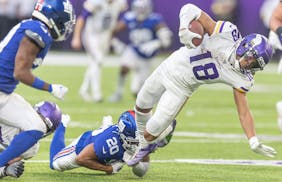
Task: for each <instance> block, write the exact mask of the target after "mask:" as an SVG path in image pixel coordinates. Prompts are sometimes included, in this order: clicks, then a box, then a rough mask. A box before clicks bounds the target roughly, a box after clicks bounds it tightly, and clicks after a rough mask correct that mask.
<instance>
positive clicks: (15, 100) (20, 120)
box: [0, 93, 47, 167]
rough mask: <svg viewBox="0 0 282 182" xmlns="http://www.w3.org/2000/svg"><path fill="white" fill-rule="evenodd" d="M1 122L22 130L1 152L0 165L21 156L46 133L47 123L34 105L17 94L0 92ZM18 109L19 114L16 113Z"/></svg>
mask: <svg viewBox="0 0 282 182" xmlns="http://www.w3.org/2000/svg"><path fill="white" fill-rule="evenodd" d="M0 102H1V104H0V105H1V106H0V122H1V123H3V124H7V125H10V126H12V127H17V128H20V129H21V130H22V132H21V133H19V134H18V135H16V136H15V137H14V138H13V140H12V141H11V143H10V145H9V146H8V147H7V148H6V149H5V150H4V151H3V152H1V153H0V158H1V160H0V167H1V166H4V165H6V164H7V163H8V162H9V161H10V160H12V159H14V158H16V157H19V156H20V155H21V154H22V153H24V152H25V151H27V150H28V149H29V148H31V147H32V146H33V145H34V144H35V143H36V142H38V140H39V139H41V137H42V136H43V134H44V133H46V129H47V128H46V125H45V124H44V122H42V119H41V118H40V116H39V115H38V114H37V112H36V111H35V110H34V109H33V108H32V106H31V105H30V104H29V103H28V102H26V101H25V100H24V99H23V97H21V96H19V95H17V94H10V95H6V94H4V93H0ZM14 111H17V114H15V113H14Z"/></svg>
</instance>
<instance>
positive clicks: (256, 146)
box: [233, 89, 277, 157]
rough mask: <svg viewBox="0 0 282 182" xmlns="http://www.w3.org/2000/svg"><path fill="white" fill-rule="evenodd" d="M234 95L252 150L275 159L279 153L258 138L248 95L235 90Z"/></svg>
mask: <svg viewBox="0 0 282 182" xmlns="http://www.w3.org/2000/svg"><path fill="white" fill-rule="evenodd" d="M233 94H234V100H235V103H236V106H237V111H238V115H239V119H240V122H241V126H242V128H243V129H244V132H245V134H246V136H247V138H248V140H249V145H250V148H251V150H252V151H254V152H256V153H258V154H261V155H264V156H267V157H274V156H275V155H276V153H277V152H276V151H275V149H273V148H272V147H269V146H266V145H264V144H262V143H261V142H260V141H259V140H258V138H257V137H256V133H255V126H254V119H253V116H252V114H251V111H250V109H249V106H248V101H247V97H246V93H242V92H240V91H238V90H237V89H233Z"/></svg>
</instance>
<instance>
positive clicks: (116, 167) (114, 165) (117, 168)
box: [111, 161, 124, 174]
mask: <svg viewBox="0 0 282 182" xmlns="http://www.w3.org/2000/svg"><path fill="white" fill-rule="evenodd" d="M111 165H112V168H113V172H112V173H113V174H115V173H118V172H119V171H120V170H121V169H122V167H123V166H124V162H120V161H116V162H113V163H112V164H111Z"/></svg>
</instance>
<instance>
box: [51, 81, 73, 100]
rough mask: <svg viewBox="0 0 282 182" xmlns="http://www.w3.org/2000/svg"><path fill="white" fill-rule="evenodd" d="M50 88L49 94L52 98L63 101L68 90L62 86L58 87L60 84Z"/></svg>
mask: <svg viewBox="0 0 282 182" xmlns="http://www.w3.org/2000/svg"><path fill="white" fill-rule="evenodd" d="M51 87H52V92H51V94H52V95H53V96H54V97H56V98H58V99H60V100H63V99H64V96H65V94H66V93H67V92H68V90H69V89H68V88H67V87H65V86H64V85H60V84H52V85H51Z"/></svg>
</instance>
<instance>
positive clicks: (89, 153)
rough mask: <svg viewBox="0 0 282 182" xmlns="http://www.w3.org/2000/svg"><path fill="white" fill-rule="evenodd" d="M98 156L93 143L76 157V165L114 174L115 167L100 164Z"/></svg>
mask: <svg viewBox="0 0 282 182" xmlns="http://www.w3.org/2000/svg"><path fill="white" fill-rule="evenodd" d="M97 159H98V158H97V156H96V154H95V151H94V144H93V143H91V144H89V145H87V146H86V147H85V148H84V149H83V150H82V151H81V152H80V153H79V155H78V156H77V157H76V159H75V160H76V163H77V164H78V165H80V166H83V167H86V168H89V169H94V170H99V171H105V172H106V173H107V174H112V173H113V167H112V166H111V165H104V164H101V163H100V162H98V160H97Z"/></svg>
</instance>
